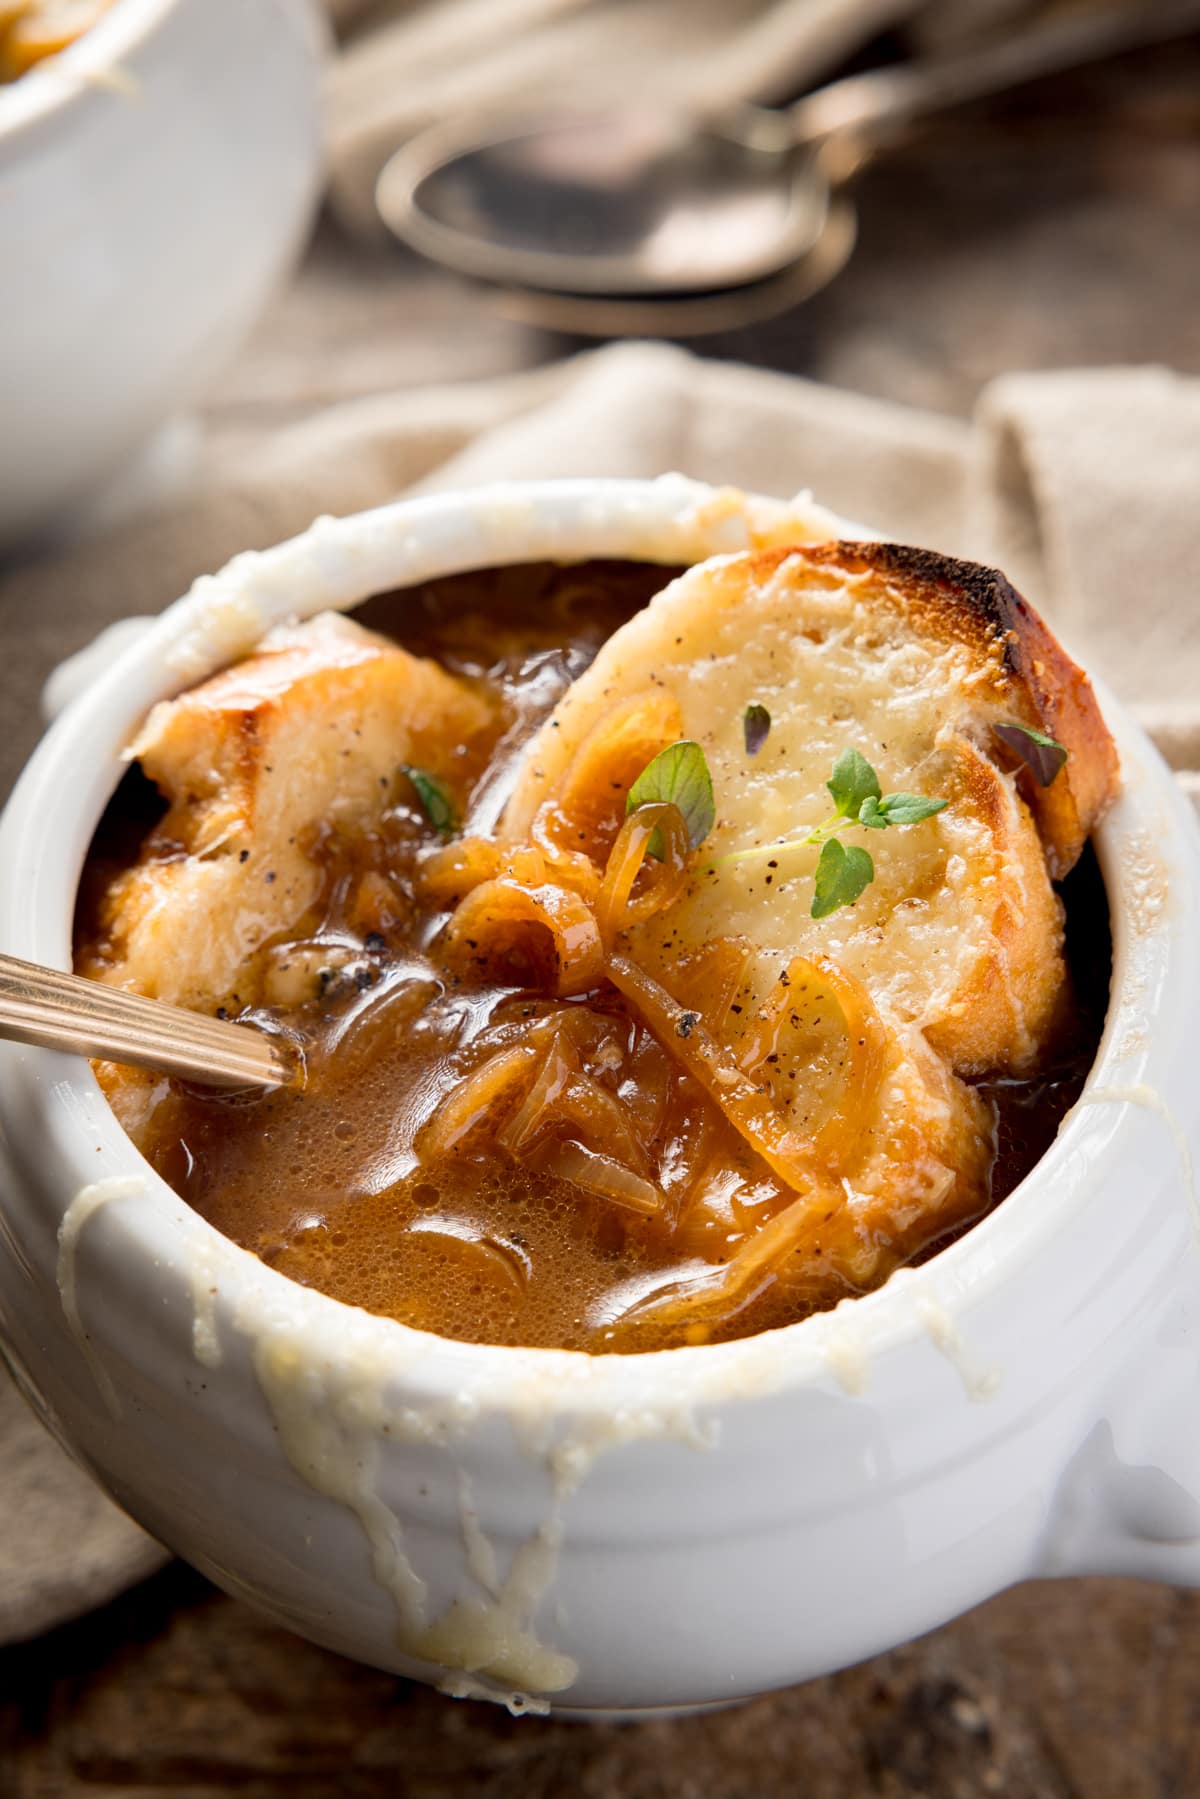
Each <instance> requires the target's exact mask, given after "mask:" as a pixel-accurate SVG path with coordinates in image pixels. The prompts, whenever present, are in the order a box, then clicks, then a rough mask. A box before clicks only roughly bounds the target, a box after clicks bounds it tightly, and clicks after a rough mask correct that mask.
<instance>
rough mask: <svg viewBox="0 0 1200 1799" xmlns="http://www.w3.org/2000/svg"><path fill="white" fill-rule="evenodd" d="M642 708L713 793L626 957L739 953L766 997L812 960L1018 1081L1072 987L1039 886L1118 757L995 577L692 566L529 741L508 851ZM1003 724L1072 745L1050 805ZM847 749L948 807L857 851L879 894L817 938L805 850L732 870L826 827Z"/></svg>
mask: <svg viewBox="0 0 1200 1799" xmlns="http://www.w3.org/2000/svg"><path fill="white" fill-rule="evenodd" d="M639 696H644V698H645V704H646V714H645V715H646V716H647V717H651V716H653V717H654V718H655V719H656V721H657V722H656V725H655V728H656V729H661V730H662V731H663V733H664V735H665V733H666V729H667V725H666V723H665V722H664V721H669V729H670V735H672V736H674V737H679V738H694V739H696V740H697V741H699V743H700V744H701V745H702V747H703V749H704V752H705V755H706V758H707V760H708V764H709V767H710V770H711V773H712V779H713V787H714V792H715V798H716V822H715V825H714V828H713V831H712V833H711V834H710V836H709V838H708V840H707V842H706V843H705V845H704V848H703V850H702V851H701V853H700V854H699V855H698V857H697V858H696V864H695V867H694V869H693V871H692V874H691V876H690V879H689V881H688V885H687V888H686V890H685V892H684V894H683V895H682V897H681V898H680V899H679V900H678V901H677V902H676V903H675V904H674V905H673V906H672V907H671V908H669V909H668V911H667V912H665V913H660V914H659V915H658V916H657V917H655V918H654V919H652V920H651V921H650V922H649V923H648V924H647V925H645V926H644V927H643V928H642V929H640V930H639V931H635V932H634V933H633V934H632V941H631V947H632V952H633V953H634V954H635V956H636V957H637V958H638V959H639V960H640V961H642V962H643V963H644V964H645V965H646V966H647V967H649V968H651V969H653V970H654V971H655V972H656V973H657V974H658V975H659V976H660V978H662V979H663V980H664V982H665V984H666V985H668V986H669V985H670V984H671V969H672V965H673V964H675V963H677V962H678V961H679V960H680V958H682V957H684V956H686V955H687V954H688V953H690V952H691V951H692V950H694V948H695V946H696V945H697V944H702V943H704V942H706V941H709V940H711V939H713V938H715V937H719V936H725V935H736V936H743V937H746V938H748V939H749V940H750V941H751V942H753V943H754V944H755V945H756V946H757V947H758V949H759V952H760V955H761V957H762V960H763V963H764V979H769V978H771V976H770V974H769V973H768V972H767V971H768V970H773V969H774V967H775V965H776V964H777V963H778V962H779V959H780V958H781V957H785V956H788V955H794V954H803V955H816V954H822V955H825V956H827V957H829V958H831V959H832V960H833V961H834V962H835V963H837V964H838V965H839V966H841V967H843V968H845V969H846V971H847V972H848V973H850V974H851V975H853V976H854V977H856V978H857V979H859V980H860V981H862V982H864V983H865V984H866V986H867V987H868V988H869V990H870V992H871V995H872V998H873V999H874V1001H875V1003H876V1004H877V1005H878V1006H879V1008H880V1010H881V1012H882V1013H883V1014H884V1015H885V1016H886V1017H887V1018H889V1019H890V1020H891V1021H892V1023H893V1024H894V1025H896V1026H897V1027H899V1026H904V1027H907V1026H915V1027H916V1028H917V1029H919V1030H920V1031H921V1032H922V1033H923V1034H924V1036H925V1038H926V1039H927V1041H928V1042H929V1043H930V1044H931V1045H933V1047H934V1048H935V1049H937V1050H938V1051H939V1052H940V1053H941V1054H942V1055H943V1056H944V1057H945V1058H946V1060H947V1062H948V1064H949V1065H950V1067H952V1068H953V1069H954V1070H955V1071H957V1072H959V1073H977V1072H980V1071H983V1070H986V1069H1001V1068H1010V1069H1013V1070H1018V1071H1019V1070H1022V1069H1026V1068H1028V1067H1029V1066H1031V1065H1032V1063H1033V1062H1034V1060H1035V1059H1036V1057H1037V1055H1038V1053H1039V1049H1040V1048H1041V1046H1042V1045H1043V1044H1044V1043H1045V1041H1046V1040H1047V1038H1048V1036H1049V1035H1050V1034H1051V1033H1052V1031H1053V1029H1054V1026H1055V1021H1056V1019H1057V1017H1058V1016H1059V1013H1060V1008H1061V1006H1062V1004H1063V1002H1064V998H1065V991H1066V972H1065V966H1064V962H1063V955H1062V914H1061V906H1060V903H1059V900H1058V898H1057V895H1056V894H1055V892H1054V888H1053V885H1052V881H1053V879H1054V878H1056V877H1058V876H1060V875H1061V874H1063V873H1065V872H1066V870H1067V869H1069V868H1070V867H1071V866H1072V864H1073V863H1074V862H1075V860H1076V859H1077V857H1078V855H1079V853H1080V851H1081V849H1082V847H1083V844H1084V842H1085V840H1086V837H1087V834H1088V832H1089V831H1090V830H1091V829H1092V827H1093V826H1094V824H1095V823H1096V821H1097V819H1098V818H1099V816H1100V815H1101V813H1102V811H1103V808H1104V806H1105V805H1106V804H1107V802H1108V799H1109V797H1110V796H1111V794H1112V792H1113V790H1114V786H1115V781H1116V758H1115V752H1114V750H1113V746H1112V743H1111V740H1110V738H1109V735H1108V732H1107V730H1106V729H1105V726H1104V723H1103V720H1102V719H1101V717H1100V714H1099V710H1098V708H1097V705H1096V702H1095V699H1094V696H1093V694H1092V690H1091V687H1090V685H1089V683H1088V681H1087V678H1086V676H1085V675H1083V673H1082V672H1081V671H1080V670H1079V669H1078V668H1077V667H1076V666H1075V665H1074V663H1072V662H1071V661H1070V659H1069V658H1068V657H1067V656H1066V654H1065V652H1064V651H1063V650H1062V649H1061V648H1060V647H1059V646H1058V644H1057V643H1055V641H1054V639H1053V638H1052V637H1051V635H1050V633H1049V631H1048V630H1047V628H1046V627H1045V625H1044V624H1043V623H1042V621H1041V620H1040V619H1039V618H1038V617H1037V615H1036V614H1035V613H1034V612H1033V610H1032V608H1031V607H1029V606H1028V604H1027V603H1026V602H1025V601H1024V600H1022V599H1021V597H1020V596H1019V595H1018V594H1016V593H1015V592H1014V591H1013V589H1012V588H1011V587H1010V586H1009V585H1008V583H1007V582H1006V581H1005V580H1004V579H1003V577H1002V576H1001V575H999V574H997V573H996V572H995V571H993V570H989V569H983V568H979V567H976V566H975V565H972V564H969V563H964V562H958V561H954V560H952V559H949V558H946V557H939V556H935V555H932V554H931V553H929V552H926V551H921V550H913V549H908V548H905V547H903V546H898V545H894V544H871V543H829V544H822V545H817V546H805V547H796V548H778V549H771V550H767V551H761V552H757V553H749V554H744V555H735V556H727V557H717V558H714V559H713V560H712V561H710V562H707V563H703V564H700V565H698V566H697V567H695V568H693V569H690V570H689V571H688V572H687V573H686V574H684V575H682V576H680V577H679V579H678V580H677V581H675V582H673V583H672V584H671V585H670V586H669V587H668V588H667V589H666V590H665V591H664V592H663V593H662V594H660V595H659V596H658V598H657V599H656V600H654V601H653V603H652V604H651V605H650V606H649V607H648V608H647V609H646V610H645V611H644V612H642V613H640V614H639V615H638V616H637V617H636V618H634V619H633V620H631V621H630V623H629V624H627V625H625V626H624V627H623V628H622V629H621V630H620V631H618V632H617V633H616V634H615V636H614V637H612V638H611V639H610V640H609V642H608V643H607V644H606V645H605V646H604V648H603V649H602V650H601V652H600V654H599V656H598V657H597V658H596V661H595V662H594V663H593V665H592V667H591V668H590V669H589V670H588V671H587V672H586V674H584V675H583V676H582V677H581V679H579V680H578V681H576V682H575V683H574V685H573V686H572V688H571V689H570V691H569V692H568V693H567V694H566V696H565V697H564V699H563V700H562V701H561V703H560V705H559V706H558V708H557V710H556V712H555V714H554V717H553V719H552V721H551V722H550V724H549V725H548V726H547V727H546V728H544V729H543V731H542V732H541V733H540V735H539V736H538V738H537V739H535V740H534V742H533V743H532V745H531V746H530V749H529V751H528V752H527V755H526V757H525V760H524V762H523V765H522V771H521V775H520V779H519V781H518V784H517V788H516V791H515V792H514V795H513V797H512V801H511V803H510V806H509V808H508V812H507V815H506V820H505V828H506V832H507V834H508V835H509V837H510V838H512V839H514V840H520V839H522V838H524V837H526V836H527V835H528V834H529V833H530V832H531V830H533V829H534V828H535V821H536V820H537V819H538V817H539V814H541V816H542V817H543V818H544V817H545V816H546V810H545V809H548V810H553V808H554V807H555V806H556V805H557V804H559V803H560V802H561V801H562V798H563V796H564V795H569V793H570V791H571V787H572V774H573V768H574V767H575V766H576V765H577V762H578V759H579V758H580V756H581V754H582V753H583V752H584V750H585V748H586V746H587V744H588V741H589V737H591V738H592V739H593V741H594V734H595V733H596V732H598V731H600V730H601V729H603V728H604V721H605V720H606V719H607V718H610V717H611V716H612V715H613V713H614V709H615V708H617V707H618V706H620V705H622V704H624V705H626V706H629V705H631V704H633V703H634V702H636V701H637V699H638V697H639ZM751 702H756V703H758V704H759V705H763V706H765V707H766V708H767V710H768V711H769V713H770V715H771V721H772V722H771V730H770V735H769V737H768V739H767V742H766V744H765V745H764V747H763V748H762V750H761V752H760V753H759V754H758V755H756V756H754V757H751V756H749V755H748V754H747V752H746V748H745V742H744V736H743V714H744V711H745V708H746V706H747V705H748V704H750V703H751ZM636 710H637V709H636V705H634V711H635V713H636ZM1002 722H1016V723H1020V724H1023V725H1028V726H1033V727H1035V728H1037V729H1039V730H1042V731H1044V732H1046V733H1047V734H1048V735H1051V736H1053V737H1055V738H1056V739H1057V740H1058V741H1059V742H1061V743H1062V744H1063V745H1064V746H1065V747H1066V749H1067V751H1068V760H1067V763H1066V766H1065V768H1064V769H1063V771H1062V772H1061V774H1060V775H1059V776H1058V777H1057V779H1056V780H1055V781H1054V783H1053V784H1052V785H1051V786H1050V787H1047V788H1039V787H1037V786H1036V785H1034V783H1033V782H1032V780H1031V778H1030V777H1029V775H1028V771H1027V770H1025V769H1024V768H1023V766H1022V765H1021V764H1020V762H1019V759H1018V758H1017V757H1015V756H1014V755H1013V754H1012V752H1011V751H1010V750H1009V749H1007V748H1006V747H1005V745H1004V744H1003V743H1002V742H1001V740H1000V739H999V738H998V737H997V736H996V734H995V731H994V729H993V727H994V726H995V725H996V724H998V723H1002ZM633 735H635V736H636V733H633ZM643 747H644V746H643ZM846 748H854V749H857V750H859V751H860V752H861V753H862V754H863V755H864V756H865V757H866V758H867V759H868V761H870V762H871V763H872V764H873V766H874V767H875V768H876V770H877V771H878V774H879V777H880V780H881V782H882V786H883V789H884V791H885V792H891V791H900V790H904V791H908V792H915V793H918V794H922V795H925V796H928V797H935V798H944V799H947V800H948V801H949V805H948V807H947V808H946V810H945V811H944V812H942V813H941V814H940V815H939V816H938V817H936V818H933V819H930V820H927V821H925V822H924V823H922V824H920V825H917V826H912V827H908V828H893V829H890V830H888V831H886V832H885V831H869V832H868V831H863V830H858V831H854V832H852V833H850V834H849V835H848V837H847V841H852V842H856V843H859V844H861V845H862V846H863V847H864V848H866V849H868V850H869V851H870V853H871V855H872V856H873V857H874V860H875V867H876V878H875V880H874V882H873V883H872V885H870V886H869V887H868V888H867V889H866V891H865V893H864V894H863V895H862V897H861V898H860V899H859V900H858V901H857V902H856V903H855V904H854V905H853V906H850V907H846V908H844V909H842V910H840V911H838V912H836V913H834V914H833V915H832V916H830V917H827V918H823V919H813V918H811V917H810V902H811V898H812V891H813V874H814V869H815V864H816V859H817V854H818V852H817V850H816V849H815V848H813V847H804V848H802V847H795V846H793V847H791V848H788V849H786V850H782V851H780V852H779V853H778V854H777V855H776V856H774V857H772V858H770V859H764V858H762V857H758V858H750V859H747V860H744V861H732V862H731V861H728V860H726V859H727V858H729V857H731V856H734V855H737V854H740V853H743V852H745V851H747V850H752V849H755V848H756V847H759V846H763V845H766V844H769V843H771V842H773V841H775V840H777V839H780V838H785V837H788V836H789V835H794V834H798V833H799V834H802V833H803V832H804V831H805V830H807V829H808V828H810V827H811V826H814V825H816V824H818V823H820V822H821V820H822V819H824V818H826V817H827V816H828V815H829V813H830V810H831V803H830V799H829V795H828V792H827V791H826V788H825V782H826V780H827V778H828V776H829V774H830V771H831V769H832V766H833V763H834V761H835V760H836V758H837V756H838V754H839V752H841V751H842V750H843V749H846ZM635 772H636V771H635ZM621 780H624V781H625V783H626V785H627V783H628V771H625V770H623V771H621V773H620V776H619V778H618V779H617V780H616V781H614V793H613V813H614V821H615V819H616V817H617V816H618V815H619V813H620V811H621V810H622V807H623V798H624V795H623V792H622V791H620V790H619V789H620V781H621Z"/></svg>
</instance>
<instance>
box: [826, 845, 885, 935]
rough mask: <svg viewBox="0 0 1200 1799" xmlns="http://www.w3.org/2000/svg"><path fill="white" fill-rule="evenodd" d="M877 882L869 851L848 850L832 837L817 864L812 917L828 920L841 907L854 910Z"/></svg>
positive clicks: (854, 848) (852, 847)
mask: <svg viewBox="0 0 1200 1799" xmlns="http://www.w3.org/2000/svg"><path fill="white" fill-rule="evenodd" d="M874 879H875V864H874V863H873V862H872V860H871V858H870V856H869V855H868V854H867V852H866V850H861V849H858V848H857V847H856V846H851V848H850V849H847V848H846V846H845V844H844V843H839V842H838V840H837V838H836V837H831V838H830V839H829V841H828V843H826V845H825V847H824V849H823V850H822V851H821V854H820V857H819V858H818V861H817V874H816V882H815V885H814V887H813V901H812V916H813V917H814V918H828V917H829V914H830V913H831V912H836V911H837V910H838V908H839V907H840V906H852V905H853V904H854V901H855V900H856V899H857V898H858V896H859V894H860V893H862V891H863V889H864V888H866V887H869V886H870V884H871V882H872V881H873V880H874Z"/></svg>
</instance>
